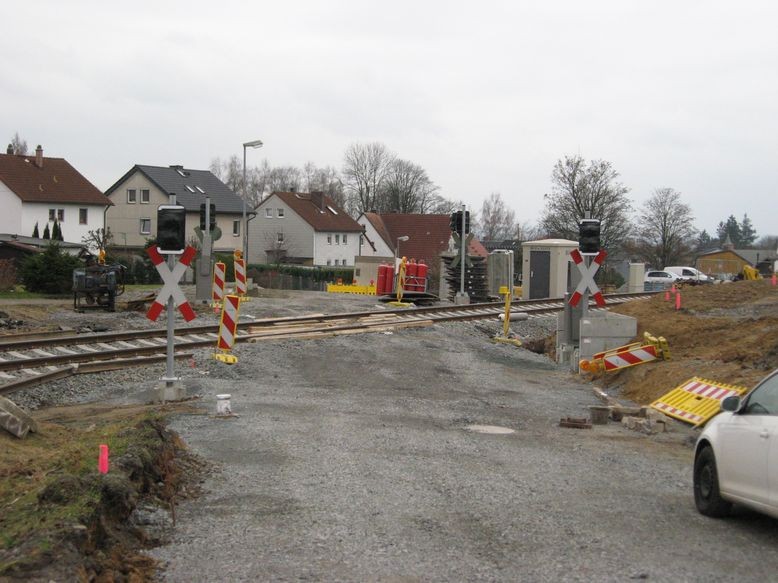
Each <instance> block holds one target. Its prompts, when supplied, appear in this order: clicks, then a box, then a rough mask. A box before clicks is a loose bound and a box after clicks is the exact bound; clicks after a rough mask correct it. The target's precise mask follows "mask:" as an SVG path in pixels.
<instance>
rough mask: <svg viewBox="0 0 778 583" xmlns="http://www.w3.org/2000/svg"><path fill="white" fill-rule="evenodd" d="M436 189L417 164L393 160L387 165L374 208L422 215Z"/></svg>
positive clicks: (397, 159) (424, 171) (398, 159)
mask: <svg viewBox="0 0 778 583" xmlns="http://www.w3.org/2000/svg"><path fill="white" fill-rule="evenodd" d="M437 191H438V187H437V186H436V185H435V183H434V182H432V180H430V178H429V176H428V175H427V171H426V170H424V168H422V167H421V166H419V165H418V164H414V163H413V162H410V161H408V160H401V159H400V158H395V159H394V160H392V162H391V163H390V164H389V167H388V169H387V172H386V177H385V180H384V184H383V188H382V189H381V192H380V193H379V196H378V200H377V201H376V208H377V209H378V210H381V211H384V212H396V213H422V214H423V213H424V212H425V211H426V210H427V209H428V208H429V207H430V205H431V204H432V197H433V195H435V194H436V193H437Z"/></svg>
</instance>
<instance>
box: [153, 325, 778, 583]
mask: <svg viewBox="0 0 778 583" xmlns="http://www.w3.org/2000/svg"><path fill="white" fill-rule="evenodd" d="M236 354H237V355H238V356H239V359H240V360H239V363H238V364H237V365H235V366H233V367H228V366H226V365H221V364H219V363H215V362H213V363H212V364H210V365H208V366H209V368H210V375H208V376H203V377H202V379H201V380H199V381H194V380H189V381H188V386H189V390H190V391H191V392H197V393H200V394H201V395H202V396H203V403H204V406H205V407H207V408H208V410H209V411H210V412H215V395H216V394H219V393H230V394H231V395H232V399H231V403H232V409H233V411H234V412H235V413H236V414H237V415H238V417H237V418H233V419H217V418H215V417H214V416H212V415H200V416H192V415H189V416H180V417H178V418H177V419H175V420H174V422H173V424H172V427H173V429H175V430H177V431H178V432H180V434H181V436H182V437H183V438H184V440H185V441H186V442H187V443H188V444H189V446H190V447H191V449H192V450H193V451H194V452H196V453H197V454H199V455H201V456H203V457H204V458H206V459H207V460H209V461H210V462H212V463H213V464H215V467H216V470H215V471H214V472H212V473H211V474H209V476H208V478H207V480H206V482H205V484H204V494H203V495H202V497H200V498H199V499H196V500H193V501H189V502H186V503H183V504H182V505H181V506H180V507H179V508H178V511H177V526H176V529H175V532H174V534H173V537H172V540H171V542H170V544H168V545H166V546H163V547H160V548H157V549H154V550H153V551H151V553H150V554H151V555H152V556H154V557H156V558H158V559H160V561H161V562H162V564H163V566H164V570H163V571H162V572H161V574H160V576H161V578H162V579H164V580H168V581H187V582H190V581H266V580H268V581H269V580H272V581H299V580H302V581H476V580H486V581H629V580H646V579H647V580H652V581H766V580H772V579H774V578H775V573H776V572H778V553H776V552H775V549H776V546H777V545H778V529H776V521H774V520H772V519H769V518H766V517H762V516H760V515H758V514H754V513H751V512H748V511H746V510H739V511H738V512H736V514H735V516H734V517H732V518H729V519H726V520H713V519H709V518H705V517H703V516H700V515H699V514H697V512H696V510H695V508H694V503H693V499H692V492H691V458H692V449H691V447H690V445H689V443H688V435H690V434H691V432H690V431H687V430H684V429H683V428H681V427H680V424H679V426H677V427H676V428H675V431H673V432H671V433H668V434H665V435H661V436H647V435H643V434H639V433H636V432H632V431H629V430H627V429H623V428H622V427H621V426H619V425H617V424H615V423H611V424H610V425H608V426H596V427H595V428H594V429H593V430H577V429H564V428H560V427H558V422H559V419H560V417H563V416H568V415H572V416H586V415H587V414H588V407H589V406H590V405H596V404H598V402H597V401H596V400H595V398H594V396H593V395H592V392H591V386H590V385H588V384H583V383H580V382H579V381H578V380H577V379H576V378H574V377H572V376H570V375H568V374H567V373H566V372H564V371H562V370H560V369H558V368H557V367H556V366H555V365H553V364H552V363H550V362H549V361H548V360H546V359H545V358H544V357H542V356H538V355H535V354H532V353H529V352H527V351H525V350H523V349H516V348H514V347H512V346H508V345H496V344H492V343H490V342H489V340H488V338H487V337H486V336H485V335H484V334H482V333H481V332H478V331H477V330H476V329H475V327H474V326H473V325H472V324H467V323H460V324H444V325H436V326H433V327H429V328H425V329H421V330H405V331H400V332H396V333H394V334H361V335H353V336H343V337H339V338H330V339H325V340H317V341H294V342H283V343H281V342H276V343H265V344H256V345H241V346H239V347H238V348H237V349H236ZM473 424H480V425H491V426H499V427H502V428H508V429H511V430H513V433H509V434H483V433H476V432H473V431H470V430H468V429H467V427H468V426H469V425H473Z"/></svg>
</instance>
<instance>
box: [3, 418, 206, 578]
mask: <svg viewBox="0 0 778 583" xmlns="http://www.w3.org/2000/svg"><path fill="white" fill-rule="evenodd" d="M173 410H176V411H177V412H187V411H188V410H189V406H188V405H187V404H179V405H174V406H168V407H167V409H166V410H164V411H160V409H159V407H158V406H155V407H153V408H152V407H149V406H145V405H140V406H129V407H116V406H115V405H105V404H102V405H101V404H89V405H80V406H71V407H59V408H52V409H47V410H45V411H39V412H37V413H36V414H35V417H36V420H37V421H38V423H39V432H38V433H36V434H30V435H29V436H28V438H27V439H25V440H17V439H15V438H13V437H12V436H11V435H10V434H7V433H4V432H3V433H2V434H0V509H2V512H0V532H2V536H0V581H71V580H78V581H116V582H119V581H145V580H148V579H149V578H150V577H151V576H152V574H153V573H154V571H155V570H156V562H155V561H154V560H152V559H150V558H149V557H148V556H145V555H143V554H141V553H140V552H139V551H140V549H142V548H144V547H147V546H149V545H151V544H158V543H159V542H160V541H159V540H157V535H156V534H154V533H152V532H150V531H147V530H144V528H142V527H141V526H140V525H138V524H137V523H136V522H135V521H134V520H132V519H131V517H132V516H133V513H134V512H135V511H136V509H137V508H138V507H139V505H149V506H153V507H162V508H165V509H168V508H169V509H171V511H172V509H173V508H174V504H175V500H176V499H181V498H182V497H184V496H185V495H189V494H193V493H196V488H193V487H192V486H191V485H190V486H189V489H188V491H183V492H182V489H183V485H184V484H191V481H192V478H193V477H194V476H196V475H197V474H198V468H199V462H198V461H197V460H196V459H195V458H193V457H192V456H189V455H188V454H186V452H185V451H184V446H183V443H182V442H181V441H180V440H179V439H178V437H177V436H176V435H175V434H174V433H173V432H170V431H168V430H167V429H165V427H164V425H163V421H164V417H165V415H166V414H168V413H170V412H171V411H173ZM101 443H107V444H109V446H110V451H111V458H110V471H109V473H108V474H105V475H101V474H99V473H98V472H97V471H96V470H97V468H96V465H97V464H96V461H97V452H98V445H99V444H101Z"/></svg>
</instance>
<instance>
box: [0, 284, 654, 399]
mask: <svg viewBox="0 0 778 583" xmlns="http://www.w3.org/2000/svg"><path fill="white" fill-rule="evenodd" d="M650 295H651V294H646V293H641V294H609V295H607V296H605V297H606V302H607V305H608V306H612V305H616V304H620V303H623V302H626V301H631V300H635V299H641V298H646V297H650ZM562 308H563V302H562V301H561V300H516V301H514V302H513V306H512V311H513V312H524V313H526V314H527V316H528V317H529V318H534V317H540V316H545V315H548V314H550V313H554V312H558V311H560V310H562ZM504 309H505V307H504V304H503V303H502V302H489V303H479V304H470V305H464V306H431V307H419V308H400V309H387V310H373V311H363V312H348V313H342V314H328V315H325V314H310V315H304V316H290V317H284V318H267V319H262V320H254V321H242V322H240V323H239V324H238V335H237V341H238V342H262V341H270V340H286V339H303V338H320V337H325V336H331V335H336V334H354V333H361V332H370V331H381V330H387V329H396V328H404V327H415V326H427V325H430V324H432V323H435V322H451V321H467V320H484V319H492V318H497V317H498V316H499V315H500V314H502V313H503V312H504ZM166 333H167V331H166V329H162V328H158V329H147V330H125V331H120V332H106V333H92V334H63V333H62V332H53V333H50V334H47V333H34V334H25V335H8V336H5V337H0V394H3V393H9V392H12V391H15V390H19V389H21V388H25V387H30V386H33V385H37V384H41V383H44V382H48V381H52V380H56V379H60V378H64V377H67V376H70V375H73V374H83V373H94V372H103V371H107V370H116V369H120V368H127V367H130V366H145V365H148V364H152V363H156V362H161V361H164V359H165V350H166V347H167V340H166ZM217 334H218V325H216V324H208V325H198V326H188V327H181V328H177V329H176V330H175V355H176V358H178V359H187V358H191V357H192V351H193V350H196V349H201V348H208V347H214V346H215V344H216V338H217Z"/></svg>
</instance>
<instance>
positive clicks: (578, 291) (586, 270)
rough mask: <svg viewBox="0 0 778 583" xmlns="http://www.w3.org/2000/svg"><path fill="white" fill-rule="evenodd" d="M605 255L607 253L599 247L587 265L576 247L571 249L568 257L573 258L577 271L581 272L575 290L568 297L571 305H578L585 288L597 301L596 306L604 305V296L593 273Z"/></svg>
mask: <svg viewBox="0 0 778 583" xmlns="http://www.w3.org/2000/svg"><path fill="white" fill-rule="evenodd" d="M607 256H608V254H607V253H606V252H605V250H602V249H601V250H600V252H599V253H598V254H597V255H596V257H595V258H594V261H592V264H591V265H590V266H589V267H587V266H586V263H584V260H583V256H582V255H581V252H580V251H579V250H578V249H573V250H572V251H570V258H571V259H572V260H573V262H575V264H576V266H577V267H578V271H579V272H580V273H581V281H580V282H579V283H578V286H577V287H576V288H575V292H573V295H572V296H571V297H570V305H571V306H573V307H575V306H577V305H578V302H580V301H581V297H582V296H583V293H584V292H585V291H586V290H587V289H588V290H589V291H591V292H592V297H593V298H594V301H595V302H597V305H598V306H600V307H604V306H605V298H603V297H602V292H601V291H600V288H599V287H597V284H596V283H594V274H595V273H597V270H598V269H599V268H600V265H602V262H603V261H605V258H606V257H607Z"/></svg>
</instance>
